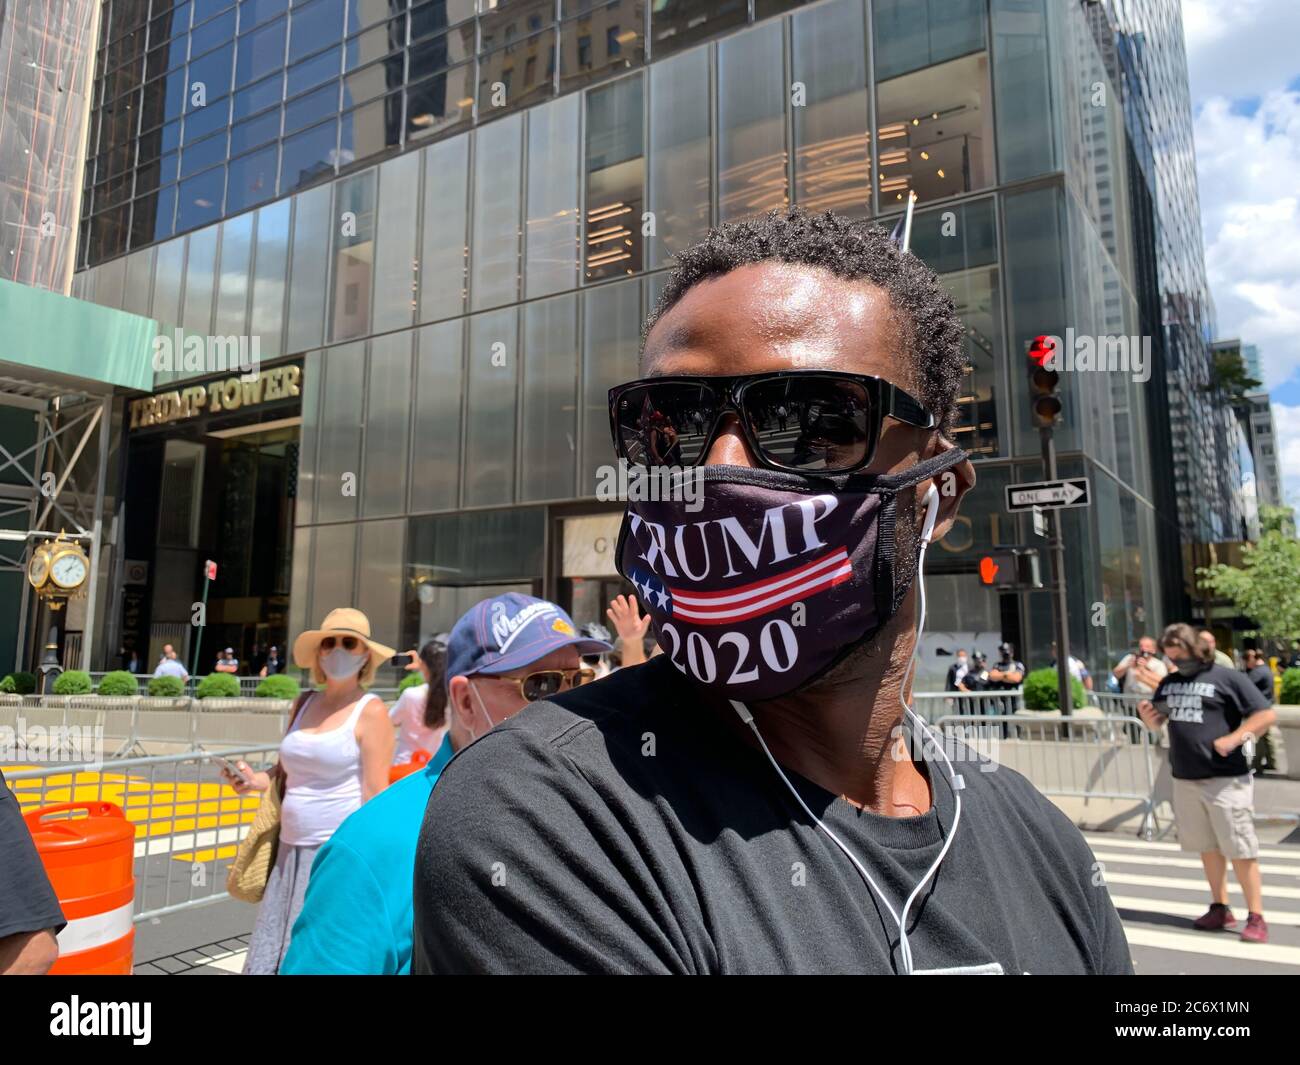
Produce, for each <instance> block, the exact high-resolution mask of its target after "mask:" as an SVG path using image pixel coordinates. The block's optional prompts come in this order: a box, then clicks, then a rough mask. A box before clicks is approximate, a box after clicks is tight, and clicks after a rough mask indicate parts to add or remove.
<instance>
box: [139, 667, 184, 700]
mask: <svg viewBox="0 0 1300 1065" xmlns="http://www.w3.org/2000/svg"><path fill="white" fill-rule="evenodd" d="M144 690H145V691H147V692H148V693H149V695H150V696H152V697H153V698H155V699H175V698H176V697H177V696H179V695H184V694H185V682H184V681H183V680H181V678H180V677H175V676H172V674H170V673H164V674H163V675H162V676H161V677H150V678H149V683H148V684H146V685H145V686H144Z"/></svg>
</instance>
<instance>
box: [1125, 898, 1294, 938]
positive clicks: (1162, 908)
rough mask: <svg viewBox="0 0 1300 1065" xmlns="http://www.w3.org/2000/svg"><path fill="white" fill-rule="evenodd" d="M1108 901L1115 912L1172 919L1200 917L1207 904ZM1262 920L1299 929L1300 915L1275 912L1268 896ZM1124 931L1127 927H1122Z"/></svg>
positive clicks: (1241, 920)
mask: <svg viewBox="0 0 1300 1065" xmlns="http://www.w3.org/2000/svg"><path fill="white" fill-rule="evenodd" d="M1110 901H1111V902H1113V903H1114V904H1115V909H1117V910H1129V911H1133V910H1137V911H1140V912H1141V913H1153V914H1168V915H1170V916H1173V917H1193V918H1194V917H1200V916H1201V914H1203V913H1204V912H1205V911H1206V910H1207V909H1209V905H1210V904H1209V903H1208V902H1183V901H1181V900H1178V899H1157V898H1152V897H1151V896H1150V895H1111V897H1110ZM1233 916H1235V917H1236V918H1237V928H1236V931H1237V932H1240V931H1241V929H1242V927H1243V925H1244V924H1245V918H1243V917H1242V916H1241V914H1240V913H1237V914H1234V915H1233ZM1126 920H1134V921H1140V920H1143V918H1142V917H1140V916H1134V917H1131V918H1126ZM1264 920H1265V921H1267V922H1268V923H1269V924H1270V925H1285V926H1286V927H1288V928H1300V913H1297V912H1295V911H1294V910H1276V909H1274V908H1273V907H1271V906H1270V905H1269V904H1268V895H1267V892H1266V893H1265V897H1264ZM1124 927H1125V928H1126V929H1127V928H1128V925H1127V924H1126V925H1125V926H1124ZM1197 935H1209V933H1208V932H1197Z"/></svg>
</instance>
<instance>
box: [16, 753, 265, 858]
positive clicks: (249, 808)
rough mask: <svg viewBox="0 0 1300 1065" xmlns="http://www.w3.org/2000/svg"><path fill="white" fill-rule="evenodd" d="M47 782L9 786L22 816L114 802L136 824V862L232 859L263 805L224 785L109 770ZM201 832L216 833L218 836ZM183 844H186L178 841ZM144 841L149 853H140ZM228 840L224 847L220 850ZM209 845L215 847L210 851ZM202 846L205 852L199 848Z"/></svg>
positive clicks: (57, 777)
mask: <svg viewBox="0 0 1300 1065" xmlns="http://www.w3.org/2000/svg"><path fill="white" fill-rule="evenodd" d="M16 768H19V769H21V768H29V769H30V768H31V767H30V766H26V767H24V766H18V767H16ZM45 783H46V787H45V791H44V793H43V794H42V792H41V790H40V788H41V781H40V780H16V781H13V782H12V788H13V792H14V794H15V795H16V796H17V797H18V802H19V804H20V806H21V807H22V808H23V810H24V812H30V811H31V810H32V809H33V808H35V807H36V806H38V805H45V806H53V805H54V804H55V803H62V802H98V801H103V802H111V803H116V804H117V805H118V806H120V807H122V810H123V812H124V813H125V814H126V819H127V820H128V821H131V822H133V823H134V824H135V836H136V840H137V842H136V846H135V855H136V857H137V858H138V857H141V856H142V855H144V854H149V855H155V854H166V855H170V857H171V858H172V859H173V860H175V861H182V862H195V861H212V860H213V859H214V858H232V857H234V854H235V849H236V844H237V843H238V841H239V839H240V838H242V836H243V834H244V833H245V832H246V831H247V826H248V825H251V824H252V822H253V817H254V816H255V815H256V813H257V807H258V804H259V802H260V801H261V800H260V799H259V798H258V797H257V796H255V795H254V796H242V797H241V796H238V795H235V794H234V793H233V792H232V791H230V790H229V788H228V787H227V785H225V784H223V783H215V782H202V783H190V782H185V781H179V782H176V781H168V780H159V781H153V782H150V781H149V780H148V779H147V778H145V777H139V776H131V775H128V774H125V773H121V772H113V771H112V770H111V769H109V768H108V767H107V766H106V767H105V771H103V772H93V771H90V770H84V771H81V772H78V773H76V774H75V775H74V774H73V773H54V774H51V775H50V776H48V777H46V778H45ZM202 829H217V830H218V831H219V833H220V835H214V834H213V833H212V832H203V831H200V830H202ZM232 832H233V833H236V834H234V835H232V834H231V833H232ZM186 839H189V840H190V842H188V843H184V842H181V841H182V840H186ZM145 840H148V849H147V850H144V849H142V841H145ZM227 841H229V845H228V846H220V845H219V844H221V843H225V842H227ZM213 844H218V846H217V847H216V848H215V849H213ZM204 846H206V847H207V848H208V849H198V848H201V847H204ZM182 848H183V849H182Z"/></svg>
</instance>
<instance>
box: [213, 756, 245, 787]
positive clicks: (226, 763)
mask: <svg viewBox="0 0 1300 1065" xmlns="http://www.w3.org/2000/svg"><path fill="white" fill-rule="evenodd" d="M208 761H210V762H213V763H215V764H216V765H219V766H220V767H221V768H222V769H224V770H225V771H226V772H227V773H229V774H230V775H231V776H232V777H234V778H235V779H236V780H239V781H241V782H242V783H244V784H252V783H253V778H252V777H251V776H249V775H248V774H247V773H245V772H244V771H243V770H242V769H240V768H239V763H238V762H232V761H231V760H230V759H229V758H222V757H221V755H219V754H210V755H208Z"/></svg>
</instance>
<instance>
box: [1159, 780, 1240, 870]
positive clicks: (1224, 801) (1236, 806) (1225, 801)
mask: <svg viewBox="0 0 1300 1065" xmlns="http://www.w3.org/2000/svg"><path fill="white" fill-rule="evenodd" d="M1254 806H1255V781H1254V778H1253V777H1251V775H1250V774H1249V773H1246V774H1245V775H1244V776H1239V777H1209V778H1208V779H1206V780H1178V779H1175V780H1174V818H1175V819H1176V820H1177V822H1178V842H1179V844H1180V845H1181V847H1182V849H1183V850H1185V851H1196V852H1197V853H1198V854H1199V853H1204V852H1205V851H1218V852H1219V853H1220V854H1222V855H1223V856H1224V857H1225V858H1257V857H1259V837H1258V836H1256V835H1255V811H1254Z"/></svg>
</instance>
